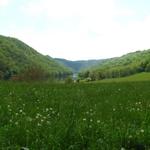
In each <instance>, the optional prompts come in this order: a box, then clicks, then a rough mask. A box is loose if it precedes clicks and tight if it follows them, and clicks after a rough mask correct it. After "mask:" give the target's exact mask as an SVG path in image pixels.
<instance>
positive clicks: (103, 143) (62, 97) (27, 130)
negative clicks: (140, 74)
mask: <svg viewBox="0 0 150 150" xmlns="http://www.w3.org/2000/svg"><path fill="white" fill-rule="evenodd" d="M0 149H2V150H20V149H23V150H128V149H133V150H134V149H135V150H138V149H139V150H144V149H146V150H147V149H150V81H141V82H116V83H114V82H109V83H87V84H84V83H77V84H49V83H14V82H0Z"/></svg>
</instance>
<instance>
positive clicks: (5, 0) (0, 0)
mask: <svg viewBox="0 0 150 150" xmlns="http://www.w3.org/2000/svg"><path fill="white" fill-rule="evenodd" d="M10 1H11V0H0V7H4V6H7V5H8V4H9V3H10Z"/></svg>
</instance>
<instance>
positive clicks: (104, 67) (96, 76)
mask: <svg viewBox="0 0 150 150" xmlns="http://www.w3.org/2000/svg"><path fill="white" fill-rule="evenodd" d="M140 72H150V49H149V50H144V51H136V52H133V53H129V54H126V55H123V56H122V57H117V58H111V59H108V60H105V61H103V63H101V64H99V65H96V66H95V67H92V68H90V69H89V70H86V71H84V72H81V73H80V74H79V76H80V78H88V77H90V78H91V79H92V80H101V79H105V78H115V77H124V76H129V75H132V74H136V73H140Z"/></svg>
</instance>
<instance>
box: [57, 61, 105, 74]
mask: <svg viewBox="0 0 150 150" xmlns="http://www.w3.org/2000/svg"><path fill="white" fill-rule="evenodd" d="M55 60H57V61H58V62H59V63H61V64H63V65H65V66H66V67H68V68H70V69H71V70H72V71H73V72H74V73H78V72H79V71H81V70H85V69H87V68H90V67H92V66H95V65H96V64H100V63H102V62H103V61H104V60H79V61H70V60H66V59H60V58H55Z"/></svg>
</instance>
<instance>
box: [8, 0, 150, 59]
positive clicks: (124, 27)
mask: <svg viewBox="0 0 150 150" xmlns="http://www.w3.org/2000/svg"><path fill="white" fill-rule="evenodd" d="M21 9H22V11H23V12H24V14H25V15H27V16H28V17H31V18H33V20H35V19H37V18H38V20H40V23H43V24H47V27H45V28H41V29H39V26H38V24H35V26H34V27H33V26H32V27H30V28H28V27H24V28H21V27H20V28H18V26H16V27H13V29H11V30H10V31H13V33H10V34H11V35H12V36H15V37H18V38H20V39H21V40H23V41H24V42H26V43H27V44H29V45H31V46H32V47H34V48H35V49H36V50H38V51H39V52H41V53H43V54H49V55H51V56H53V57H62V58H67V59H72V60H74V59H90V58H106V57H107V58H108V57H115V56H120V55H122V54H125V53H128V52H129V51H135V50H139V49H147V48H150V43H149V35H150V29H149V26H150V17H148V16H147V17H145V18H144V19H143V20H139V21H133V20H130V21H127V24H122V23H121V22H119V21H118V20H116V18H117V17H122V18H123V17H125V16H126V17H134V16H135V15H137V14H136V13H135V11H134V10H130V9H128V8H126V9H125V8H124V9H120V8H118V7H117V6H116V0H30V1H29V2H28V3H24V6H23V7H22V8H21ZM43 18H46V21H45V22H42V21H43ZM66 18H67V19H66ZM77 18H78V19H77ZM68 20H69V21H68ZM55 21H56V22H55ZM53 23H54V24H56V25H54V27H51V24H53ZM37 27H38V28H37Z"/></svg>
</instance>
